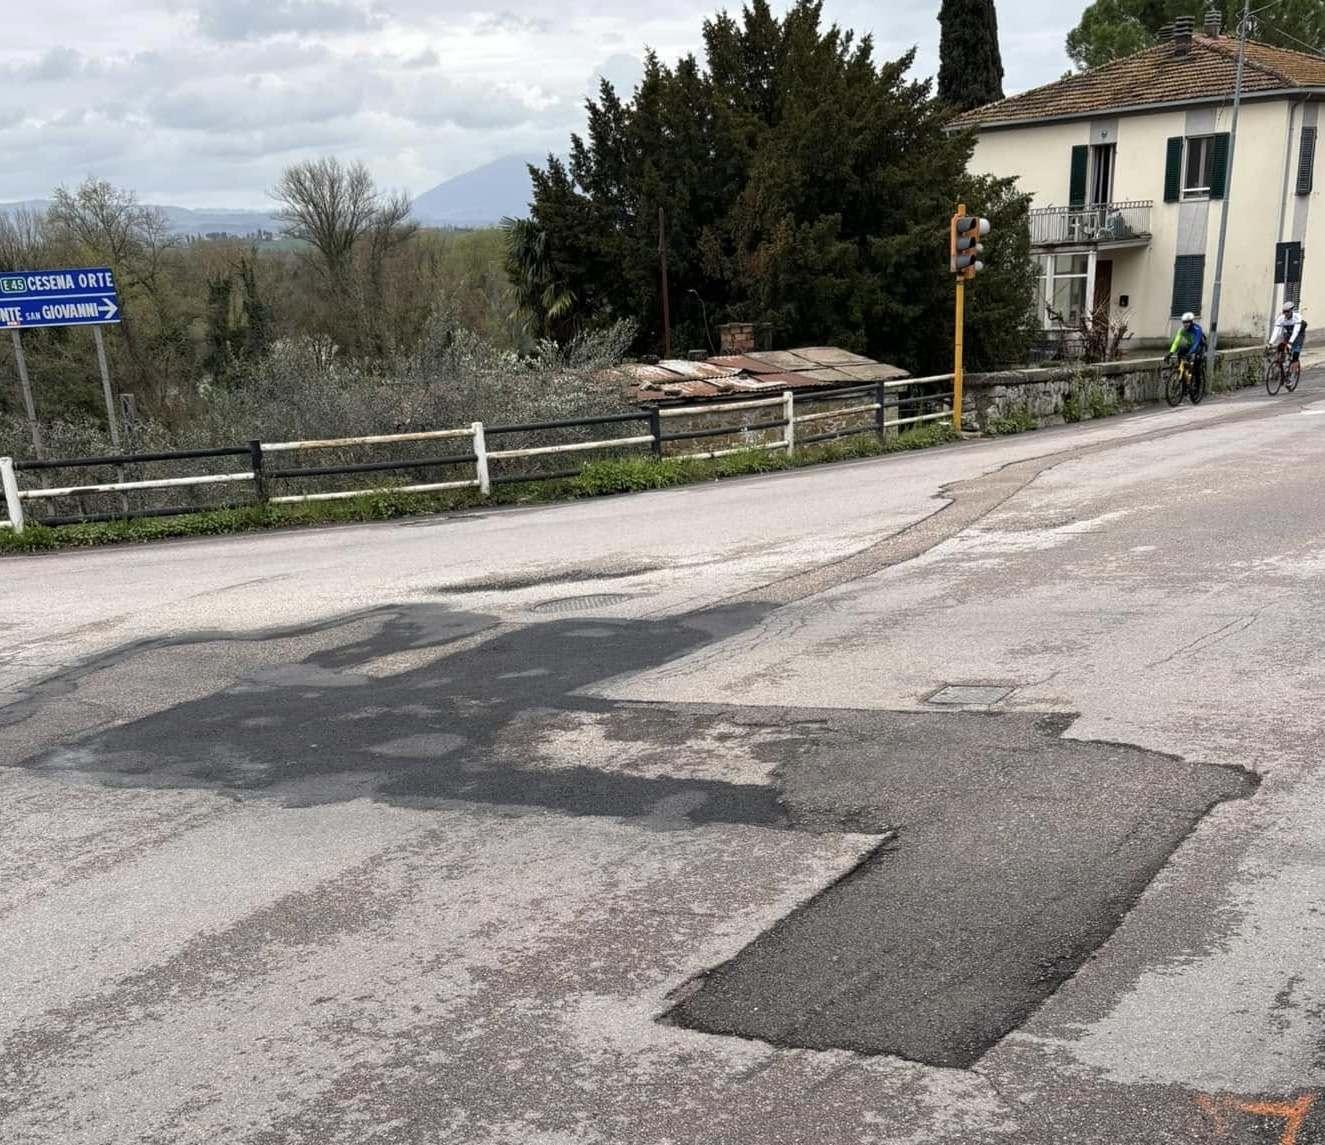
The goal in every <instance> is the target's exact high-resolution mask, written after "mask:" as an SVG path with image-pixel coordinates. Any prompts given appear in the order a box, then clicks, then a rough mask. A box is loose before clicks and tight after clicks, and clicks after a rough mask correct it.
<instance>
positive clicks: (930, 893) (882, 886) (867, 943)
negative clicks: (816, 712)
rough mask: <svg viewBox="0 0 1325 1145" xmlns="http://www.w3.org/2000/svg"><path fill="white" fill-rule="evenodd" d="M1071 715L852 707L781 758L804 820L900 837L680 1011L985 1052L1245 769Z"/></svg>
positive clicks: (777, 1028) (938, 1061)
mask: <svg viewBox="0 0 1325 1145" xmlns="http://www.w3.org/2000/svg"><path fill="white" fill-rule="evenodd" d="M1069 723H1070V718H1059V717H1051V718H1044V717H1036V716H1034V715H1026V714H997V715H989V714H983V713H961V714H958V713H952V714H933V715H931V714H929V713H914V714H913V713H874V712H869V713H865V712H861V713H838V715H837V717H836V718H835V719H834V721H833V723H832V725H831V726H830V727H827V728H824V729H823V730H821V731H820V732H819V733H817V735H816V738H815V745H814V748H815V749H814V750H813V751H804V750H802V751H798V752H796V753H795V755H794V758H793V759H792V760H791V761H789V762H788V764H787V766H786V767H785V768H784V771H783V789H784V798H785V800H786V803H787V807H788V810H789V813H790V814H791V815H792V818H793V821H795V822H796V824H797V825H798V826H800V827H802V828H803V829H813V828H819V829H824V828H828V827H831V825H833V824H835V823H839V822H841V821H843V820H844V819H848V820H849V819H851V818H852V817H860V816H861V815H863V814H866V813H872V814H875V815H879V814H882V815H883V816H884V817H886V818H887V819H888V820H889V821H891V822H892V823H893V824H894V826H895V827H896V829H897V836H896V840H895V842H893V843H891V844H889V846H887V847H886V848H880V849H878V850H876V851H875V852H873V853H872V854H871V855H869V856H868V857H867V858H866V859H865V860H864V861H863V862H862V863H861V864H860V865H859V866H858V867H857V868H856V869H855V870H853V871H852V872H851V873H850V874H848V875H847V876H846V877H844V878H843V879H841V880H839V881H838V882H836V883H835V884H833V885H832V886H831V887H829V888H828V889H827V890H825V891H824V892H823V893H822V894H820V895H819V896H818V897H817V898H815V899H813V900H811V901H810V902H809V903H807V904H805V905H804V906H803V907H801V908H800V909H799V910H797V911H796V912H795V913H793V914H792V915H790V916H789V917H788V918H786V919H785V920H783V921H782V922H780V923H779V924H778V925H777V926H775V927H773V928H772V929H771V930H770V931H768V932H767V933H765V934H763V935H761V936H760V937H759V938H757V939H756V940H755V941H754V942H753V943H751V944H750V946H748V947H747V948H746V949H745V950H743V951H742V952H741V953H740V954H739V955H738V956H737V957H736V958H734V959H733V960H732V961H730V962H728V963H727V964H725V965H723V966H720V967H718V968H717V969H716V970H714V971H712V972H711V973H710V974H708V975H707V976H706V977H705V978H703V979H702V980H700V981H699V982H696V983H692V984H690V986H689V988H688V991H686V993H687V996H686V997H685V998H684V1000H682V1001H681V1002H679V1003H678V1005H677V1006H676V1007H675V1009H674V1010H673V1011H672V1012H671V1014H670V1016H669V1017H670V1020H671V1021H673V1022H675V1023H677V1024H679V1025H682V1026H686V1027H688V1028H691V1029H696V1030H703V1031H706V1032H708V1033H714V1034H732V1035H736V1036H740V1037H748V1038H758V1039H761V1040H763V1041H767V1042H771V1043H773V1044H775V1045H778V1046H787V1047H804V1048H809V1049H821V1050H822V1049H849V1050H856V1051H858V1052H863V1053H886V1054H895V1055H898V1056H900V1057H904V1058H908V1059H910V1060H913V1061H920V1062H925V1063H928V1064H932V1065H941V1066H957V1067H963V1066H970V1065H972V1064H973V1063H974V1062H975V1061H976V1060H977V1059H978V1058H979V1057H980V1055H981V1054H982V1053H983V1052H984V1051H985V1050H986V1049H988V1048H989V1047H990V1046H991V1045H992V1044H994V1043H995V1042H996V1041H998V1040H999V1039H1000V1038H1001V1037H1003V1036H1004V1035H1005V1034H1007V1033H1009V1032H1010V1031H1011V1030H1013V1029H1015V1028H1016V1027H1017V1026H1018V1025H1020V1024H1021V1022H1022V1021H1024V1020H1025V1019H1026V1017H1028V1016H1029V1014H1030V1013H1031V1011H1032V1010H1034V1008H1035V1007H1036V1006H1038V1005H1039V1004H1040V1003H1041V1002H1043V1001H1044V1000H1045V999H1046V998H1048V997H1049V995H1050V994H1052V993H1053V992H1054V990H1055V989H1057V987H1058V986H1059V984H1060V983H1061V982H1063V981H1064V980H1065V979H1066V978H1068V977H1070V976H1071V975H1072V974H1073V973H1075V972H1076V970H1077V969H1078V968H1079V967H1080V966H1081V965H1082V963H1083V962H1084V961H1085V960H1086V959H1087V958H1088V957H1090V955H1091V953H1092V952H1093V951H1094V950H1095V949H1096V948H1097V947H1098V946H1099V945H1100V944H1101V943H1102V942H1103V941H1104V940H1105V939H1106V938H1108V936H1109V935H1110V934H1111V933H1112V932H1113V930H1114V928H1115V927H1116V926H1117V925H1118V922H1119V921H1120V920H1121V919H1122V917H1123V915H1124V914H1125V913H1126V912H1127V911H1128V910H1129V909H1130V907H1131V906H1132V904H1133V903H1134V902H1135V901H1136V899H1137V898H1138V897H1139V896H1140V894H1141V892H1142V891H1143V890H1144V889H1145V887H1146V885H1147V884H1148V883H1149V882H1150V880H1151V879H1152V878H1153V877H1154V875H1155V873H1156V872H1157V871H1158V870H1159V869H1160V867H1162V866H1163V864H1164V862H1165V860H1166V859H1167V857H1168V856H1169V855H1170V854H1171V853H1172V851H1173V849H1174V848H1175V847H1176V846H1177V845H1178V844H1179V843H1180V842H1181V841H1182V839H1183V838H1184V837H1185V836H1186V835H1187V834H1188V833H1189V832H1190V831H1191V830H1192V828H1193V827H1194V826H1195V825H1196V823H1197V822H1199V820H1200V819H1201V818H1202V817H1203V816H1204V815H1205V814H1206V813H1207V812H1208V811H1209V810H1210V809H1211V807H1213V806H1214V805H1215V804H1217V803H1219V802H1221V801H1223V800H1227V799H1235V798H1239V797H1244V796H1247V795H1249V794H1251V793H1252V791H1254V790H1255V787H1256V780H1255V778H1254V777H1253V776H1252V775H1251V774H1250V773H1247V772H1243V771H1236V770H1232V769H1227V768H1220V767H1211V766H1204V765H1201V764H1194V763H1187V762H1184V761H1183V760H1179V759H1175V758H1172V757H1170V756H1165V755H1160V754H1157V753H1154V752H1147V751H1141V750H1139V749H1136V748H1131V747H1125V746H1120V745H1114V744H1104V743H1092V742H1084V741H1081V742H1078V741H1074V740H1070V739H1063V738H1061V735H1062V732H1063V731H1064V730H1065V728H1066V726H1067V725H1068V724H1069Z"/></svg>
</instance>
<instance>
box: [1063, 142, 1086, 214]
mask: <svg viewBox="0 0 1325 1145" xmlns="http://www.w3.org/2000/svg"><path fill="white" fill-rule="evenodd" d="M1089 166H1090V148H1089V147H1087V146H1085V145H1082V146H1080V147H1073V148H1072V182H1071V183H1070V185H1069V188H1068V192H1067V205H1068V206H1069V207H1084V206H1085V205H1086V171H1087V168H1088V167H1089Z"/></svg>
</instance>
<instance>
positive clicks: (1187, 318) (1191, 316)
mask: <svg viewBox="0 0 1325 1145" xmlns="http://www.w3.org/2000/svg"><path fill="white" fill-rule="evenodd" d="M1195 321H1196V315H1195V314H1193V313H1192V312H1191V311H1190V310H1189V311H1187V313H1186V314H1184V315H1183V316H1182V324H1183V325H1184V326H1186V325H1187V323H1188V322H1195Z"/></svg>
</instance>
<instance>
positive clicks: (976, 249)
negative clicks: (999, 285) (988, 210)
mask: <svg viewBox="0 0 1325 1145" xmlns="http://www.w3.org/2000/svg"><path fill="white" fill-rule="evenodd" d="M949 234H950V239H949V246H950V249H951V254H952V273H953V274H956V275H960V276H961V277H962V278H974V277H975V276H976V273H977V272H978V271H981V270H984V268H985V264H984V263H982V262H981V261H980V255H981V254H983V253H984V249H985V248H984V247H983V246H981V245H980V240H981V239H982V238H984V237H985V236H986V235H987V234H989V220H988V219H978V218H975V217H974V216H972V215H964V214H961V213H960V212H959V213H957V214H955V215H953V216H952V227H951V231H950V232H949Z"/></svg>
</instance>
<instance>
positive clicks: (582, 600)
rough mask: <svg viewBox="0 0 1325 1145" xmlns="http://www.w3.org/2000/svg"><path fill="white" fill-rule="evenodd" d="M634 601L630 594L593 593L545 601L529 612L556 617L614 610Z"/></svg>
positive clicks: (632, 595)
mask: <svg viewBox="0 0 1325 1145" xmlns="http://www.w3.org/2000/svg"><path fill="white" fill-rule="evenodd" d="M634 599H635V595H634V594H633V593H629V592H591V593H587V594H585V595H583V596H562V597H558V598H557V599H556V600H544V601H542V602H541V603H539V604H535V605H533V606H532V607H531V608H530V609H529V611H530V612H542V613H553V614H555V615H563V614H565V613H569V612H594V611H596V610H598V609H600V608H614V607H615V606H616V605H618V604H625V603H626V602H627V601H630V600H634Z"/></svg>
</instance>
